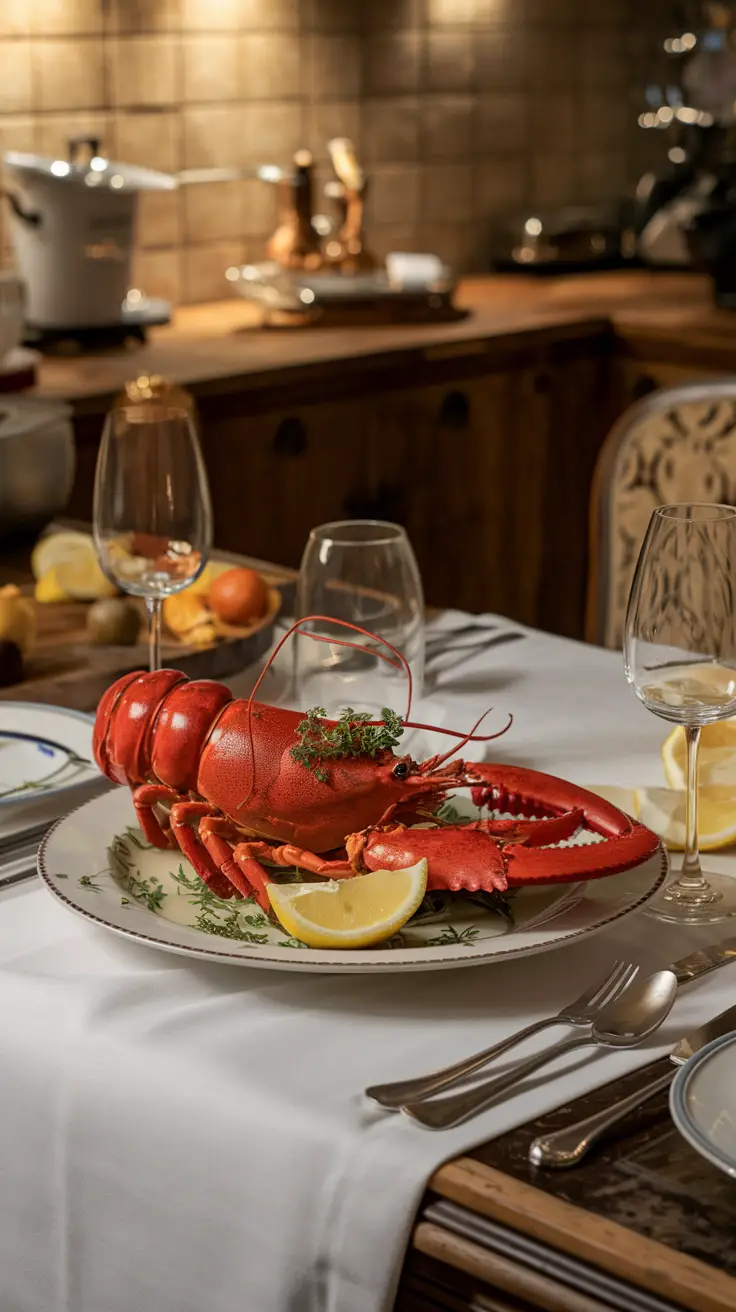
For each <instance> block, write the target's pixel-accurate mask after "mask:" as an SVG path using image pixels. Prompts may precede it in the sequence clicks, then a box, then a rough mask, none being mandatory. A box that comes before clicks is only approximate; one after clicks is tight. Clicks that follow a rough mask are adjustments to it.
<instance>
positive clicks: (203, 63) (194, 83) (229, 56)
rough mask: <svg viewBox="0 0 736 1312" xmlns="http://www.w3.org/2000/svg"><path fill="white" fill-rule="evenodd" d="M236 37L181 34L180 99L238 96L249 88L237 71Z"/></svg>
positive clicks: (207, 99) (211, 98)
mask: <svg viewBox="0 0 736 1312" xmlns="http://www.w3.org/2000/svg"><path fill="white" fill-rule="evenodd" d="M239 53H240V52H239V47H238V37H237V36H236V34H235V33H227V34H224V35H218V36H204V35H202V34H199V33H198V34H197V35H196V36H183V37H182V43H181V55H182V100H184V101H187V102H188V103H190V104H191V103H192V102H193V101H197V100H204V101H210V102H212V101H218V100H238V99H239V98H240V97H242V96H243V95H244V94H246V92H247V93H248V94H250V88H249V87H248V84H247V83H246V82H243V80H242V79H241V74H240V59H239Z"/></svg>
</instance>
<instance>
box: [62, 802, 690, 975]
mask: <svg viewBox="0 0 736 1312" xmlns="http://www.w3.org/2000/svg"><path fill="white" fill-rule="evenodd" d="M457 801H458V799H457V798H454V799H453V804H455V803H457ZM38 869H39V873H40V874H41V876H42V878H43V879H44V880H45V882H46V884H47V886H48V888H49V889H50V891H51V892H52V893H53V894H54V896H55V897H57V898H59V900H60V901H61V902H63V903H64V905H65V906H67V907H69V908H70V909H71V910H72V911H76V912H77V913H78V914H79V915H82V916H84V917H86V919H87V920H90V921H92V922H93V923H94V924H97V925H103V926H105V927H106V928H107V929H111V930H114V931H115V933H118V934H124V935H125V936H126V937H128V938H131V939H135V940H137V941H138V942H143V943H150V944H151V945H152V946H154V947H159V948H163V949H165V950H167V951H169V952H179V953H181V954H183V955H184V956H189V957H203V958H205V959H208V960H210V959H211V960H215V961H223V962H228V963H230V964H236V965H244V966H261V967H265V968H267V969H271V970H274V969H278V970H302V971H310V972H313V973H326V972H330V973H333V972H337V973H339V972H346V973H351V974H354V973H360V972H365V973H373V972H376V971H382V972H385V971H393V972H395V971H403V970H438V969H443V968H451V967H458V966H471V965H477V964H479V963H480V962H489V961H501V960H503V959H504V958H506V957H509V956H522V955H525V954H527V953H531V952H544V951H547V950H548V949H550V948H555V947H560V946H561V945H562V944H564V943H567V942H570V941H571V940H572V939H576V938H582V937H584V936H586V935H588V934H592V933H594V932H595V931H596V930H598V929H602V928H603V926H604V925H607V924H610V922H611V921H613V920H618V919H620V918H621V917H622V916H625V915H628V914H629V913H630V912H632V911H634V910H636V909H637V908H638V907H641V906H643V905H644V903H646V902H648V901H649V899H650V898H651V897H652V896H653V894H654V893H656V891H657V889H658V888H659V887H660V885H661V884H662V881H663V880H664V879H665V877H666V874H667V870H668V861H667V856H666V853H665V852H664V850H663V849H660V850H659V851H658V852H657V853H655V855H654V856H653V857H651V858H650V859H649V860H648V861H646V862H643V863H642V864H641V865H640V866H638V867H637V868H636V869H634V870H629V871H627V872H626V873H624V874H621V875H613V876H611V877H609V878H606V879H597V880H592V881H590V882H589V883H587V884H554V885H547V886H545V887H543V888H536V889H524V890H523V891H520V892H519V893H518V894H517V895H516V896H515V898H514V901H513V913H514V917H513V923H512V924H511V925H508V924H507V923H506V922H505V921H504V920H503V919H502V918H501V917H500V916H498V915H495V914H492V913H490V912H488V911H486V910H484V909H482V908H480V907H478V906H477V905H475V904H473V903H472V902H470V901H466V900H465V899H463V900H462V902H461V903H460V904H458V903H454V904H453V907H452V911H451V912H444V913H443V914H441V915H440V916H439V917H436V918H433V919H432V920H431V921H426V922H423V923H420V924H416V923H412V924H411V925H409V926H405V928H404V930H403V931H402V933H401V934H400V935H398V936H396V939H395V940H392V942H391V944H390V945H388V944H387V945H383V946H382V947H379V948H365V949H359V950H357V951H345V950H343V951H327V950H325V949H320V950H317V949H313V948H306V947H304V945H303V944H300V943H298V942H297V941H296V940H292V939H289V936H288V935H287V934H285V933H284V931H283V930H281V929H279V928H275V927H273V926H272V925H271V924H270V922H269V921H268V920H267V919H266V917H265V916H264V915H263V914H262V912H261V911H260V908H259V907H258V906H256V904H255V903H252V902H245V901H238V902H233V901H230V902H223V901H221V900H220V899H217V898H214V897H213V896H212V894H210V893H209V890H206V889H204V886H203V885H202V884H201V882H200V881H199V880H198V879H197V877H196V876H195V874H194V871H193V869H192V867H191V866H190V865H189V863H188V862H187V861H184V860H183V859H182V858H180V856H179V854H178V853H173V852H169V851H164V852H162V851H160V850H158V849H156V848H151V847H148V846H147V845H146V844H145V842H144V841H143V836H142V834H141V831H140V830H139V829H138V827H137V825H136V818H135V812H134V810H133V803H132V801H131V798H130V793H129V792H128V790H127V789H125V788H119V789H114V790H113V791H111V792H109V793H106V794H104V795H103V796H102V797H96V798H94V799H93V800H92V801H90V802H87V803H85V805H84V806H81V807H78V808H77V810H76V811H73V812H72V813H71V814H70V815H67V816H65V817H64V818H63V819H62V820H59V821H58V823H57V824H56V825H55V826H54V828H53V829H52V830H51V831H50V833H49V834H48V835H47V836H46V838H45V839H44V841H43V843H42V844H41V848H40V851H39V855H38Z"/></svg>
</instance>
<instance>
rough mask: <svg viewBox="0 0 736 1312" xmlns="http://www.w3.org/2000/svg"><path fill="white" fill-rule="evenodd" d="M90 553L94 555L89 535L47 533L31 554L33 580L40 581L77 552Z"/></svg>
mask: <svg viewBox="0 0 736 1312" xmlns="http://www.w3.org/2000/svg"><path fill="white" fill-rule="evenodd" d="M80 549H81V550H82V551H86V552H87V553H89V552H90V551H91V552H92V554H93V555H94V550H95V548H94V543H93V541H92V538H91V536H90V534H89V533H73V532H67V531H66V530H65V531H64V532H63V533H49V534H48V536H47V537H45V538H41V540H40V542H37V543H36V545H35V547H34V548H33V551H32V552H31V569H32V571H33V577H34V579H42V578H43V576H44V574H48V572H49V570H51V569H54V567H55V566H56V565H58V564H59V562H60V561H62V560H65V559H66V558H67V557H68V556H69V555H70V554H71V555H74V554H75V552H78V551H79V550H80Z"/></svg>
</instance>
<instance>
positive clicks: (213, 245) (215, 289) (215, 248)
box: [184, 239, 244, 302]
mask: <svg viewBox="0 0 736 1312" xmlns="http://www.w3.org/2000/svg"><path fill="white" fill-rule="evenodd" d="M243 255H244V247H243V243H242V242H240V241H235V240H232V239H231V240H227V241H213V242H207V243H206V245H203V246H188V247H187V248H186V249H185V252H184V298H185V300H187V301H191V302H197V301H214V300H218V301H219V300H222V299H223V297H226V296H227V294H228V283H227V279H226V277H225V270H226V269H229V268H230V265H231V264H242V262H243Z"/></svg>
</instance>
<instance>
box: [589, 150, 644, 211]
mask: <svg viewBox="0 0 736 1312" xmlns="http://www.w3.org/2000/svg"><path fill="white" fill-rule="evenodd" d="M630 182H631V176H630V171H629V158H628V155H627V154H626V152H625V151H611V150H607V151H606V152H605V153H603V152H594V153H593V154H589V155H588V154H586V155H582V156H580V157H579V159H578V161H577V186H578V188H579V192H580V197H581V199H582V200H586V201H602V200H620V198H621V195H622V194H623V193H624V192H625V191H626V189H627V186H628V184H629V183H630Z"/></svg>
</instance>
